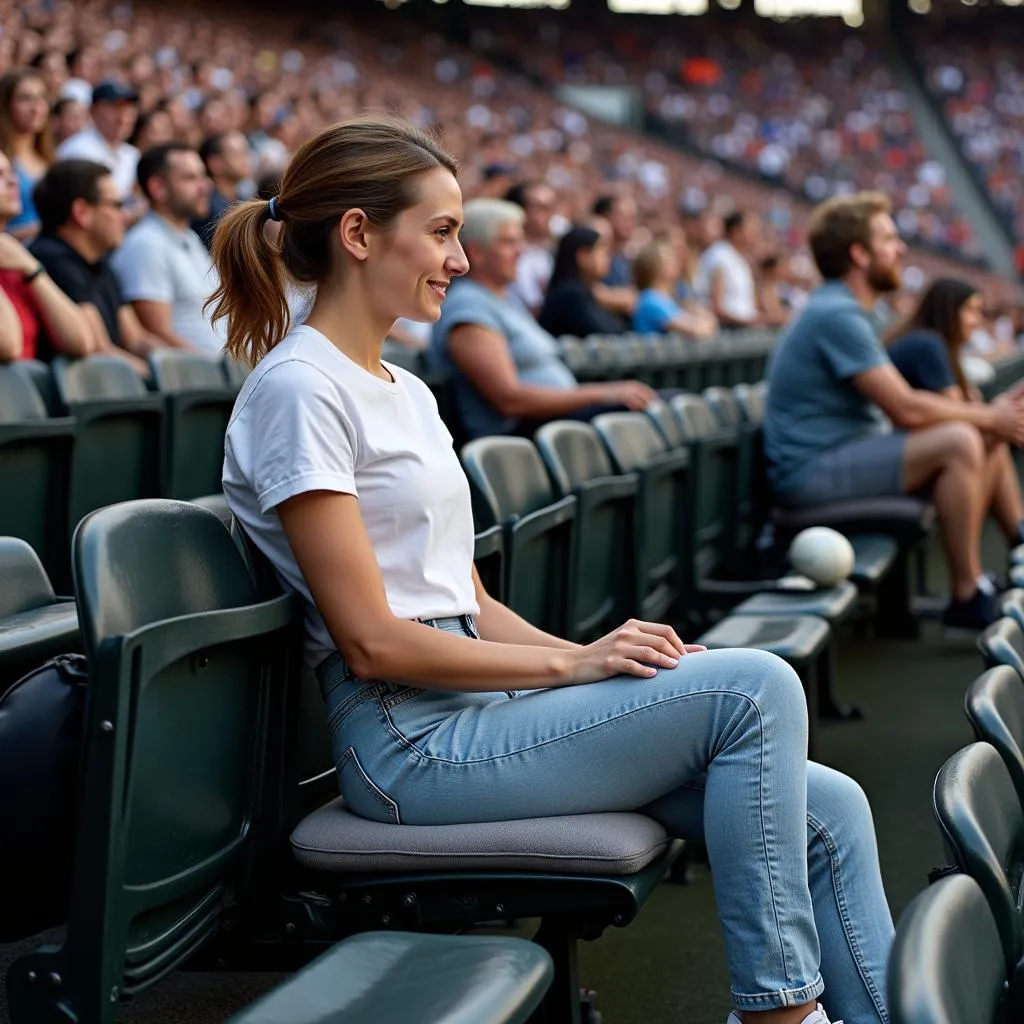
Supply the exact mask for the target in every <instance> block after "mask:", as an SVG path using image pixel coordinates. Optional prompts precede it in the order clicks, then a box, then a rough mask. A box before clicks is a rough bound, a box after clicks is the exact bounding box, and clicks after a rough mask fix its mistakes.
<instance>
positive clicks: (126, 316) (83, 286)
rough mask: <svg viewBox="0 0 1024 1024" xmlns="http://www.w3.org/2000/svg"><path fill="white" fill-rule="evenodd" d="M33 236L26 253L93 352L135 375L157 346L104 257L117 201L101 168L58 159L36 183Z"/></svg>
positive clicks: (112, 236) (117, 238) (120, 218)
mask: <svg viewBox="0 0 1024 1024" xmlns="http://www.w3.org/2000/svg"><path fill="white" fill-rule="evenodd" d="M33 198H34V200H35V204H36V210H37V211H38V213H39V220H40V225H41V230H40V234H39V237H38V238H37V239H36V240H35V241H34V242H33V243H32V245H31V246H30V247H29V249H30V251H31V253H32V255H33V256H35V258H36V259H37V260H39V262H40V263H41V264H42V265H43V266H44V267H45V268H46V271H47V273H48V274H49V275H50V277H51V278H52V279H53V280H54V282H55V283H56V284H57V285H58V287H59V288H60V289H61V290H62V291H63V292H64V293H65V294H66V295H67V296H68V297H69V298H71V299H72V301H74V302H77V303H78V304H79V305H80V306H81V307H82V309H83V310H84V311H85V313H86V316H87V319H88V321H89V325H90V329H91V330H92V332H93V335H94V338H95V340H96V345H95V347H94V351H97V352H99V353H102V354H105V355H116V356H119V357H121V358H122V359H124V360H126V361H127V362H128V363H130V364H131V365H132V367H133V368H134V369H135V370H137V371H138V372H139V373H140V374H142V375H143V376H147V375H148V373H149V369H148V366H147V364H146V362H145V356H146V354H147V353H148V352H149V351H150V349H152V348H156V347H160V346H161V342H160V340H159V339H158V338H154V337H152V336H151V335H150V334H148V333H147V332H146V330H145V329H144V328H143V326H142V324H141V323H140V322H139V319H138V317H137V316H136V315H135V312H134V310H133V309H132V307H131V305H130V304H129V303H126V302H125V301H124V296H123V295H122V293H121V286H120V285H119V284H118V281H117V278H116V277H115V275H114V272H113V270H111V268H110V266H109V265H108V263H107V257H108V256H109V255H110V253H112V252H113V251H114V250H115V249H117V248H118V246H120V244H121V242H122V241H123V240H124V231H125V215H124V202H123V200H122V198H121V196H120V195H119V194H118V191H117V186H116V185H115V184H114V179H113V178H112V177H111V174H110V171H109V169H108V168H106V167H104V166H103V165H102V164H98V163H94V162H92V161H91V160H59V161H58V162H57V163H55V164H53V165H51V167H50V169H49V170H48V171H47V172H46V174H45V175H43V177H42V178H41V179H40V180H39V182H38V183H37V184H36V187H35V192H34V193H33Z"/></svg>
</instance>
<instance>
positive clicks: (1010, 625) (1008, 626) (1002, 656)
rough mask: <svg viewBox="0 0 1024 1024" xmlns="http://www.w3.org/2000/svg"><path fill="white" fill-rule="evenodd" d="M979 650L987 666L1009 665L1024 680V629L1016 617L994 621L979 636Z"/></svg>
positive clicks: (1006, 617)
mask: <svg viewBox="0 0 1024 1024" xmlns="http://www.w3.org/2000/svg"><path fill="white" fill-rule="evenodd" d="M978 650H980V651H981V657H982V659H983V661H984V662H985V667H986V668H995V666H996V665H1009V666H1010V668H1012V669H1014V670H1015V671H1016V672H1017V673H1018V675H1020V677H1021V679H1022V680H1024V630H1022V629H1021V627H1020V626H1019V625H1018V624H1017V622H1016V620H1015V619H1012V618H1010V617H1009V616H1004V617H1003V618H1001V619H997V620H996V621H995V622H993V623H992V625H991V626H989V627H988V629H986V630H985V631H984V632H983V633H982V634H981V636H979V637H978ZM1022 685H1024V684H1022Z"/></svg>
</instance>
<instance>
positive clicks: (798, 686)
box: [723, 648, 807, 725]
mask: <svg viewBox="0 0 1024 1024" xmlns="http://www.w3.org/2000/svg"><path fill="white" fill-rule="evenodd" d="M723 653H725V652H723ZM728 653H729V654H730V655H731V664H730V669H729V672H728V681H729V682H730V683H731V684H732V685H733V686H735V687H737V688H738V689H739V690H740V691H741V692H742V693H743V694H744V695H745V696H747V697H749V698H750V700H751V701H752V702H753V704H754V705H755V706H756V708H757V710H758V713H759V714H760V715H761V717H762V718H765V717H770V718H779V719H781V720H782V721H783V722H785V723H787V724H789V725H792V724H794V723H795V722H798V721H801V720H802V721H803V722H804V723H805V725H806V721H807V699H806V696H805V695H804V687H803V683H802V682H801V681H800V677H799V676H798V675H797V674H796V672H795V671H794V669H793V667H792V666H791V665H789V664H788V663H787V662H785V661H783V660H782V658H780V657H779V656H778V655H777V654H771V653H770V652H768V651H758V650H752V649H748V648H737V649H734V650H731V651H729V652H728Z"/></svg>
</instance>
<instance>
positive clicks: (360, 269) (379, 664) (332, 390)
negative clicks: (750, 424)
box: [212, 118, 892, 1024]
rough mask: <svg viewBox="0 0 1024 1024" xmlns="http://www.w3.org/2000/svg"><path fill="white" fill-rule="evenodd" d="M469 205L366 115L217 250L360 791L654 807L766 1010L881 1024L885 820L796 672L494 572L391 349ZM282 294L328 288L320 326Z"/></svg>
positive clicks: (251, 441) (260, 449) (413, 816)
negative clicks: (534, 617) (699, 863)
mask: <svg viewBox="0 0 1024 1024" xmlns="http://www.w3.org/2000/svg"><path fill="white" fill-rule="evenodd" d="M461 219H462V196H461V193H460V190H459V186H458V182H457V180H456V167H455V163H454V161H453V160H452V158H451V157H450V156H449V155H448V154H447V153H445V152H444V151H443V150H442V149H441V148H440V147H439V146H438V145H437V143H436V142H434V141H433V140H432V139H431V138H429V137H428V136H427V135H425V134H424V133H422V132H421V131H420V130H418V129H417V128H414V127H413V126H411V125H408V124H405V123H404V122H401V121H395V120H389V119H385V118H362V119H359V120H355V121H350V122H346V123H344V124H340V125H337V126H335V127H332V128H330V129H327V130H326V131H323V132H321V133H320V134H318V135H317V136H315V137H314V138H312V139H310V140H309V141H308V142H307V143H306V144H305V145H303V146H302V147H301V148H300V149H299V150H298V152H297V153H296V154H295V156H294V157H293V159H292V161H291V164H290V165H289V167H288V168H287V170H286V171H285V173H284V176H283V179H282V181H281V189H280V193H279V194H278V195H277V196H275V197H273V198H272V199H271V200H270V201H269V202H263V201H260V200H252V201H249V202H245V203H241V204H239V205H238V206H237V207H234V208H233V209H232V210H230V211H228V212H227V213H226V214H225V216H224V218H223V220H222V221H221V222H220V225H219V226H218V228H217V231H216V234H215V236H214V239H213V254H214V258H215V260H216V263H217V267H218V270H219V273H220V281H221V284H220V287H219V288H218V290H217V292H216V293H215V295H214V297H213V299H212V302H213V303H214V306H215V316H216V317H217V318H226V320H227V336H228V346H227V347H228V350H229V352H230V353H231V354H232V355H233V356H235V357H236V358H239V357H240V358H246V359H248V360H249V361H250V362H252V363H253V364H255V365H254V369H253V371H252V373H251V374H250V375H249V378H248V380H247V381H246V384H245V386H244V387H243V389H242V391H241V393H240V394H239V396H238V400H237V402H236V405H235V410H234V414H233V416H232V418H231V422H230V425H229V427H228V431H227V439H226V451H225V462H224V491H225V494H226V495H227V499H228V503H229V505H230V507H231V510H232V512H233V513H234V515H235V516H236V518H237V519H238V521H239V522H240V523H241V525H242V526H243V528H244V529H245V531H246V533H247V534H248V536H249V537H250V538H251V539H252V541H253V542H254V543H255V544H256V545H257V546H258V547H259V548H260V550H261V551H262V552H263V553H264V555H266V557H267V558H268V559H269V560H270V561H271V563H272V564H273V566H274V568H275V569H276V571H277V574H278V576H279V577H280V579H281V581H282V582H283V584H284V585H285V586H286V587H287V588H289V589H291V590H295V591H297V592H298V593H299V594H300V595H301V596H302V597H303V598H304V601H305V609H306V633H307V641H306V653H307V658H308V660H309V662H310V663H311V664H312V665H314V666H315V667H316V672H317V676H318V678H319V680H320V684H321V687H322V690H323V694H324V699H325V702H326V705H327V707H326V714H327V715H328V716H329V723H330V730H331V741H332V744H333V750H334V757H335V761H336V764H337V770H338V778H339V782H340V786H341V790H342V793H343V795H344V798H345V801H346V804H347V805H348V807H349V808H350V809H351V810H352V811H353V812H354V813H356V814H360V815H363V816H365V817H367V818H370V819H373V820H375V821H380V822H390V823H395V824H413V825H416V824H431V825H435V824H446V823H465V822H477V821H494V820H515V819H519V818H527V817H537V816H543V815H561V814H584V813H591V812H600V811H612V810H616V811H618V810H633V809H636V810H642V811H643V812H644V813H646V814H648V815H651V816H652V817H654V818H656V819H657V820H658V821H660V822H662V823H663V824H664V826H665V828H666V829H667V830H668V831H669V832H670V833H671V834H672V835H676V836H695V837H700V838H702V839H704V841H705V842H706V843H707V846H708V850H709V852H710V858H711V863H712V866H713V868H714V881H715V889H716V893H717V899H718V909H719V913H720V917H721V921H722V927H723V930H724V933H725V939H726V949H727V953H728V960H729V969H730V973H731V976H732V983H733V1001H734V1003H735V1004H736V1006H737V1010H738V1011H739V1012H742V1014H743V1019H744V1020H745V1021H747V1022H748V1024H754V1022H758V1024H797V1022H802V1024H825V1022H826V1021H827V1018H826V1016H825V1013H824V1011H823V1010H821V1009H820V1008H819V1007H817V1006H816V1001H817V997H818V996H819V995H820V994H821V992H822V991H823V988H824V986H825V984H826V983H827V984H828V986H829V999H830V1001H831V1002H832V1003H834V1005H835V1006H837V1007H838V1008H841V1010H842V1012H843V1013H844V1014H846V1018H845V1020H846V1024H884V1022H886V1021H887V1020H888V1015H887V1011H886V1008H885V969H886V962H887V958H888V954H889V948H890V944H891V941H892V922H891V919H890V916H889V910H888V907H887V905H886V900H885V895H884V892H883V889H882V883H881V879H880V875H879V867H878V857H877V852H876V847H875V838H874V827H873V825H872V821H871V814H870V811H869V809H868V805H867V801H866V799H865V797H864V794H863V793H862V792H861V790H860V788H859V787H858V786H857V785H856V783H854V782H852V781H851V780H850V779H848V778H846V777H845V776H843V775H840V774H839V773H838V772H835V771H832V770H831V769H828V768H825V767H822V766H820V765H816V764H809V763H808V761H807V757H806V750H807V727H806V726H807V719H806V706H805V702H804V695H803V691H802V688H801V685H800V682H799V680H798V679H797V677H796V675H795V674H794V672H793V671H792V670H791V669H790V668H789V667H788V666H787V665H786V664H784V663H783V662H782V661H780V660H779V659H777V658H775V657H774V656H772V655H769V654H765V653H764V652H760V651H753V650H735V651H713V652H707V651H704V650H703V649H701V648H696V647H693V646H688V645H686V644H684V643H683V642H682V641H681V640H680V638H679V637H678V636H677V635H676V633H675V631H674V630H673V629H672V628H671V627H669V626H666V625H663V624H660V623H653V622H641V621H636V620H631V621H629V622H627V623H625V624H624V625H623V626H621V627H620V628H618V629H616V630H614V631H613V632H612V633H610V634H609V635H608V636H606V637H603V638H602V639H600V640H597V641H596V642H594V643H591V644H587V645H583V646H580V645H577V644H573V643H570V642H568V641H566V640H563V639H561V638H559V637H556V636H551V635H549V634H547V633H544V632H541V631H540V630H538V629H536V628H534V627H533V626H531V625H530V624H529V623H527V622H525V621H524V620H522V619H521V618H519V617H518V616H517V615H516V614H514V613H513V612H512V611H510V610H509V609H508V608H506V607H505V606H504V605H502V604H500V603H499V602H498V601H496V600H495V599H494V598H492V597H491V596H490V595H489V594H487V592H486V591H485V590H484V588H483V586H482V585H481V583H480V579H479V577H478V576H477V574H476V571H475V570H474V568H473V523H472V517H471V512H470V497H469V489H468V485H467V482H466V478H465V476H464V475H463V473H462V469H461V467H460V464H459V459H458V456H457V455H456V453H455V452H454V451H453V449H452V443H451V437H450V435H449V433H448V431H447V430H446V429H445V426H444V424H443V423H442V422H441V420H440V418H439V417H438V413H437V407H436V404H435V402H434V399H433V397H432V396H431V393H430V391H429V390H428V389H427V387H426V386H425V385H424V384H423V383H422V382H421V381H420V380H418V379H417V378H416V377H415V376H413V375H412V374H409V373H406V372H404V371H403V370H401V369H399V368H398V367H396V366H392V365H390V364H388V363H386V362H382V361H381V358H380V354H381V346H382V343H383V341H384V338H385V337H386V335H387V333H388V330H389V329H390V327H391V325H392V324H393V323H394V321H395V320H396V319H397V318H398V317H407V318H408V319H411V320H419V321H428V322H429V321H434V320H436V319H437V318H438V316H439V315H440V311H441V304H442V303H443V302H444V297H445V291H446V289H447V287H448V284H449V282H450V281H451V279H452V278H453V277H456V276H458V275H460V274H464V273H465V272H466V270H467V262H466V257H465V254H464V253H463V251H462V247H461V245H460V244H459V228H460V224H461ZM269 222H275V223H277V224H278V225H279V226H278V228H277V231H276V232H275V233H274V237H273V238H272V237H269V236H270V232H268V230H267V226H268V223H269ZM287 283H290V284H295V285H299V286H303V287H305V286H309V287H312V288H315V299H314V301H313V305H312V309H311V311H310V313H309V315H308V318H307V319H306V322H305V323H304V324H302V325H300V326H293V325H292V324H290V323H289V315H288V304H287V301H286V296H287V293H286V284H287ZM683 927H685V922H684V921H681V922H680V928H683ZM823 979H824V981H823ZM730 1020H731V1021H738V1020H739V1017H738V1016H737V1015H733V1016H731V1017H730Z"/></svg>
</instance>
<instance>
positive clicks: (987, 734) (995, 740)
mask: <svg viewBox="0 0 1024 1024" xmlns="http://www.w3.org/2000/svg"><path fill="white" fill-rule="evenodd" d="M964 710H965V711H966V712H967V718H968V720H969V721H970V723H971V725H972V726H973V727H974V734H975V736H976V737H977V738H978V739H979V740H982V741H984V742H985V743H991V744H992V746H993V747H995V748H996V750H998V751H999V755H1000V757H1002V759H1003V763H1004V764H1005V765H1006V769H1007V771H1008V772H1009V773H1010V777H1011V778H1012V779H1013V785H1014V788H1015V789H1016V790H1017V796H1018V798H1019V799H1020V802H1021V806H1022V807H1024V683H1022V682H1021V678H1020V676H1019V675H1017V672H1016V671H1015V670H1014V669H1012V668H1010V667H1009V666H1007V665H999V666H997V667H996V668H990V669H988V670H987V671H986V672H983V673H982V674H981V675H980V676H978V678H977V679H975V680H974V682H973V683H971V685H970V687H969V688H968V690H967V696H966V697H965V699H964Z"/></svg>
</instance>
